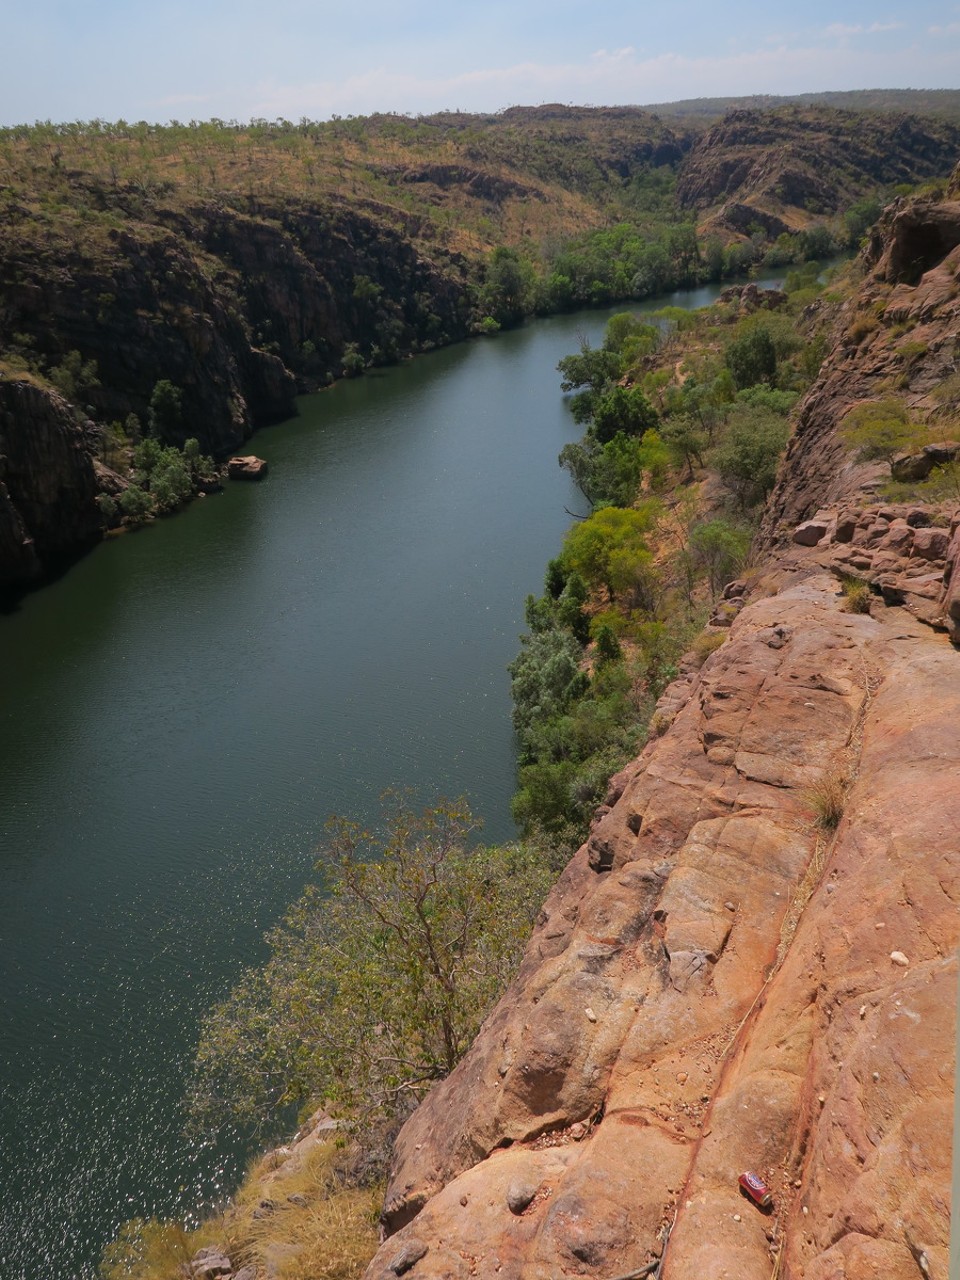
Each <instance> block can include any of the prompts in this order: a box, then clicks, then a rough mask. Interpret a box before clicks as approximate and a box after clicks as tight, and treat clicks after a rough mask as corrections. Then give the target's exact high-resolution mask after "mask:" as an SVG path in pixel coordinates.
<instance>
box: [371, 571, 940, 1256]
mask: <svg viewBox="0 0 960 1280" xmlns="http://www.w3.org/2000/svg"><path fill="white" fill-rule="evenodd" d="M799 554H800V553H798V555H799ZM770 585H771V584H770V583H768V584H767V587H768V589H770ZM778 585H779V589H778V590H777V593H776V594H775V595H773V596H772V597H768V598H764V599H759V600H756V601H755V602H752V603H750V604H748V605H747V606H746V607H745V608H744V609H743V611H742V612H741V613H740V616H739V617H738V619H737V620H736V622H735V623H734V625H733V627H732V628H731V634H730V638H729V639H728V640H727V642H726V643H725V644H724V645H723V646H722V647H721V648H720V649H719V650H718V651H717V653H716V654H714V655H713V656H712V657H711V658H710V659H708V661H707V663H706V664H705V665H704V667H703V669H702V670H701V671H700V672H699V673H698V674H696V675H693V676H690V677H688V678H687V679H686V680H685V681H684V682H683V684H682V687H681V688H680V689H678V690H671V691H670V697H669V700H668V701H669V705H671V706H676V705H677V704H678V703H679V704H680V709H679V710H678V711H677V712H676V714H675V718H674V719H673V722H672V724H671V725H670V727H669V729H668V730H667V732H666V733H665V734H664V735H663V736H662V737H661V738H659V739H656V740H654V741H653V742H652V743H651V744H650V745H649V746H648V747H647V749H646V750H645V752H644V754H643V755H642V756H641V758H640V759H639V760H638V761H637V762H636V764H635V765H634V766H632V767H631V768H630V769H628V770H627V771H625V773H624V774H623V775H621V776H620V777H619V778H618V779H617V780H616V782H615V786H614V793H613V794H612V795H611V796H610V800H611V802H612V803H611V805H610V807H609V809H608V810H607V811H606V812H601V814H600V815H599V816H598V819H597V821H596V823H595V825H594V829H593V831H592V834H591V837H590V840H589V842H588V843H587V845H585V846H584V847H583V848H582V849H581V850H580V852H579V853H578V854H577V856H576V857H575V858H574V860H573V861H572V863H571V864H570V866H569V867H568V869H567V871H566V872H565V873H564V875H563V877H562V878H561V880H560V882H559V883H558V885H557V887H556V889H555V890H554V892H553V894H552V895H551V897H550V898H549V899H548V901H547V903H546V905H545V907H544V912H543V916H542V919H541V922H540V924H539V926H538V928H537V930H536V933H535V934H534V936H533V938H532V940H531V943H530V947H529V950H528V952H527V956H526V959H525V961H524V965H523V969H522V970H521V973H520V975H519V977H518V979H517V981H516V983H515V985H514V987H513V989H512V990H511V991H510V992H509V993H508V994H507V995H506V996H505V997H504V999H503V1000H502V1001H501V1003H500V1005H499V1006H498V1007H497V1009H496V1010H495V1011H494V1013H493V1014H492V1016H491V1017H490V1019H489V1020H488V1022H487V1024H486V1025H485V1027H484V1029H483V1031H482V1033H481V1036H480V1038H479V1040H478V1042H477V1043H476V1045H475V1046H474V1048H473V1049H472V1050H471V1052H470V1053H469V1054H468V1055H467V1057H466V1058H465V1059H464V1061H463V1062H462V1063H461V1065H460V1066H459V1067H458V1068H457V1070H456V1071H455V1072H454V1073H453V1075H452V1076H451V1077H450V1078H449V1079H448V1080H447V1081H445V1082H444V1083H443V1084H442V1085H440V1086H439V1087H438V1088H437V1089H436V1090H435V1091H434V1093H433V1094H431V1096H430V1097H429V1098H428V1099H427V1101H426V1102H425V1103H424V1104H423V1105H422V1106H421V1108H420V1109H419V1110H418V1111H417V1112H416V1113H415V1114H414V1116H413V1118H412V1119H411V1120H410V1121H409V1122H408V1124H407V1126H406V1128H405V1129H404V1131H403V1132H402V1134H401V1136H400V1140H399V1142H398V1144H397V1149H396V1163H395V1167H394V1171H393V1176H392V1178H391V1183H390V1188H389V1191H388V1195H387V1201H386V1208H385V1220H386V1222H387V1225H388V1227H390V1228H393V1229H395V1228H396V1227H398V1226H402V1230H401V1231H400V1234H399V1235H398V1236H397V1238H396V1239H393V1238H391V1239H389V1240H388V1241H387V1243H386V1244H385V1245H384V1246H383V1249H382V1250H381V1252H380V1254H379V1255H378V1256H377V1258H376V1259H375V1260H374V1262H373V1263H372V1264H371V1267H370V1269H369V1271H368V1273H367V1275H368V1277H370V1280H373V1277H381V1276H383V1277H387V1276H389V1274H390V1271H389V1266H390V1262H391V1259H392V1258H393V1257H394V1255H395V1254H396V1253H397V1252H398V1250H399V1248H400V1247H401V1245H402V1244H403V1243H404V1242H405V1241H407V1240H409V1239H410V1238H411V1237H412V1238H415V1239H416V1240H418V1241H420V1242H421V1243H423V1244H425V1245H426V1246H427V1252H426V1253H425V1254H424V1256H423V1258H422V1260H421V1261H420V1262H418V1264H417V1268H416V1271H415V1273H414V1274H415V1275H416V1276H418V1277H420V1276H435V1277H440V1276H445V1277H460V1276H463V1277H467V1276H470V1275H478V1274H491V1275H492V1274H497V1275H501V1276H517V1277H519V1276H523V1277H544V1280H545V1278H546V1277H550V1276H557V1275H566V1274H569V1275H590V1276H616V1275H621V1274H625V1273H628V1272H632V1271H634V1270H637V1269H639V1268H642V1267H643V1266H644V1265H645V1264H647V1263H650V1262H653V1261H656V1260H657V1259H660V1258H662V1263H661V1270H660V1274H661V1275H663V1276H666V1277H672V1276H677V1277H691V1280H692V1278H693V1277H700V1276H703V1275H706V1274H711V1275H717V1276H721V1275H729V1276H753V1275H755V1276H758V1277H759V1276H766V1275H769V1272H770V1268H771V1266H772V1263H773V1258H774V1257H775V1256H777V1255H778V1254H781V1252H782V1263H781V1265H782V1268H783V1269H782V1272H781V1273H782V1274H784V1275H793V1276H801V1275H803V1276H807V1277H809V1276H823V1277H826V1276H834V1275H838V1274H843V1275H845V1276H848V1277H859V1276H864V1277H865V1276H868V1275H872V1274H875V1272H874V1271H873V1269H872V1268H873V1266H874V1264H875V1263H877V1264H880V1265H881V1266H882V1267H883V1268H885V1269H886V1270H885V1273H886V1274H890V1275H901V1274H902V1275H904V1276H906V1275H908V1274H910V1268H911V1267H914V1266H915V1262H914V1255H913V1253H912V1252H911V1250H912V1248H913V1247H915V1248H917V1249H921V1250H922V1251H923V1252H924V1254H925V1256H926V1257H927V1259H928V1260H929V1266H930V1268H931V1271H930V1274H932V1275H944V1276H945V1275H946V1251H947V1243H948V1233H947V1215H946V1212H945V1208H944V1206H945V1204H946V1195H947V1187H948V1177H949V1144H948V1143H946V1142H944V1140H943V1134H944V1133H946V1132H949V1123H950V1120H949V1117H950V1108H951V1105H952V1104H951V1098H952V1087H953V1064H952V1043H953V1040H952V1036H953V1010H954V1006H955V1000H954V994H953V992H954V984H955V981H956V964H955V960H954V958H953V955H954V952H955V948H956V945H957V942H958V935H960V930H958V916H957V896H958V892H960V868H958V866H957V861H956V853H955V847H954V842H953V834H952V833H953V831H954V830H955V824H956V822H957V820H958V818H960V786H958V783H957V778H958V777H960V746H958V744H957V741H956V735H955V733H954V731H953V728H952V726H953V724H955V718H956V715H957V714H958V712H960V681H958V678H957V677H958V665H957V664H958V662H960V657H958V655H957V653H956V652H955V651H954V650H953V649H952V648H951V647H950V645H949V644H948V643H947V642H946V640H945V639H944V638H943V637H941V636H938V635H936V634H935V633H934V632H932V631H930V630H928V629H927V628H925V627H923V625H922V624H920V623H918V622H916V621H915V620H913V619H911V618H910V617H909V616H908V615H905V614H904V613H903V611H902V610H899V609H890V610H887V609H882V608H881V609H880V610H879V612H878V615H877V616H876V617H869V616H861V615H854V614H850V613H847V612H844V611H843V609H842V607H841V603H840V601H839V600H838V598H837V591H836V579H835V578H833V577H832V576H830V575H828V574H825V573H823V572H822V571H820V570H819V569H818V568H816V567H815V566H813V565H808V566H806V567H803V565H802V564H801V563H800V562H799V561H798V563H797V564H795V565H794V566H793V567H792V568H791V569H790V570H788V571H785V572H784V574H783V577H782V580H781V581H780V583H779V584H778ZM834 785H837V786H839V787H841V788H843V787H844V786H848V788H849V789H848V790H847V793H846V796H845V798H844V800H843V801H842V807H843V815H842V817H841V818H840V822H839V826H838V828H837V830H836V833H835V834H834V833H832V832H831V831H830V830H829V829H828V828H824V827H822V826H820V825H818V824H817V821H816V817H815V804H816V800H815V797H816V794H817V788H818V787H829V786H834ZM748 1168H751V1169H755V1170H758V1171H760V1172H761V1173H762V1175H763V1176H764V1177H765V1179H766V1180H767V1182H768V1184H769V1186H770V1187H771V1190H772V1192H773V1196H774V1210H773V1212H772V1213H771V1214H769V1215H765V1214H763V1213H761V1212H760V1211H758V1210H757V1209H756V1207H754V1206H751V1205H750V1204H749V1202H747V1201H745V1200H744V1199H743V1198H742V1197H741V1195H740V1193H739V1190H738V1185H737V1177H738V1175H739V1174H740V1173H741V1172H743V1170H744V1169H748ZM907 1171H909V1177H908V1178H907V1179H906V1182H907V1184H908V1185H907V1186H905V1185H904V1175H905V1173H906V1172H907ZM521 1187H524V1188H528V1189H531V1190H532V1195H531V1197H530V1200H529V1203H528V1204H527V1206H526V1207H524V1208H523V1209H522V1210H520V1211H519V1212H518V1211H516V1210H515V1209H512V1208H511V1203H510V1201H511V1196H512V1195H514V1193H516V1192H517V1189H518V1188H521ZM514 1198H516V1197H515V1196H514ZM894 1208H895V1209H896V1212H893V1209H894ZM418 1211H419V1212H418ZM414 1215H415V1216H414ZM411 1218H412V1221H411V1220H410V1219H411ZM402 1224H406V1225H402ZM841 1267H842V1268H843V1269H842V1270H841V1269H840V1268H841Z"/></svg>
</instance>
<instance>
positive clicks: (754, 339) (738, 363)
mask: <svg viewBox="0 0 960 1280" xmlns="http://www.w3.org/2000/svg"><path fill="white" fill-rule="evenodd" d="M726 358H727V367H728V368H729V370H730V372H731V373H732V374H733V380H734V382H735V383H736V384H737V387H738V388H739V389H740V390H743V388H744V387H752V386H755V385H756V383H758V382H772V381H773V379H774V378H775V377H776V376H777V351H776V348H775V347H774V345H773V339H772V338H771V336H770V334H769V332H768V331H767V330H766V329H765V328H764V327H763V325H759V324H758V325H753V326H751V328H749V329H748V330H747V332H746V333H745V334H743V335H742V336H741V337H739V338H735V339H734V340H733V342H731V343H730V345H729V347H727V357H726Z"/></svg>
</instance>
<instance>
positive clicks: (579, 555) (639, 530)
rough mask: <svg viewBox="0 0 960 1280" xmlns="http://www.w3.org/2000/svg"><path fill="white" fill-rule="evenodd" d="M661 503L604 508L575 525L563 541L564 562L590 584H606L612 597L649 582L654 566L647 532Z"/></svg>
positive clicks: (591, 585) (598, 585) (594, 585)
mask: <svg viewBox="0 0 960 1280" xmlns="http://www.w3.org/2000/svg"><path fill="white" fill-rule="evenodd" d="M658 509H659V507H658V504H657V503H655V502H646V503H644V504H643V506H642V507H640V508H629V509H627V508H623V507H602V508H601V509H600V510H599V511H595V512H594V513H593V515H592V516H590V517H589V519H587V520H583V521H581V523H579V524H575V525H574V526H573V528H572V529H571V530H570V531H569V532H568V534H567V536H566V538H565V540H564V544H563V556H562V558H563V562H564V564H565V565H566V566H567V567H568V568H570V569H573V570H575V571H576V572H577V573H579V574H580V576H581V577H582V578H583V580H584V581H585V582H586V583H587V585H588V586H589V587H600V586H602V587H604V588H605V589H606V591H607V594H608V596H609V597H610V599H611V600H612V599H613V598H614V596H615V595H616V594H617V593H618V592H619V593H622V594H625V593H628V592H631V591H632V590H633V589H634V588H635V587H636V586H637V585H639V584H642V583H644V584H645V583H646V581H647V578H648V575H649V573H650V572H651V570H652V566H653V557H652V556H651V554H650V551H649V549H648V548H647V544H646V540H645V535H646V534H647V533H648V532H649V531H650V529H651V528H652V526H653V522H654V518H655V515H656V512H657V510H658Z"/></svg>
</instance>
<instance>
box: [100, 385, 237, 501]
mask: <svg viewBox="0 0 960 1280" xmlns="http://www.w3.org/2000/svg"><path fill="white" fill-rule="evenodd" d="M167 385H168V386H169V384H167ZM127 429H128V430H131V431H132V432H133V433H134V434H135V435H136V434H139V423H137V422H136V420H135V419H134V421H133V423H131V422H130V420H128V422H127ZM112 430H113V439H114V441H115V442H116V441H117V440H122V441H123V442H124V443H125V444H126V443H128V441H129V437H127V435H126V433H125V431H123V430H121V429H120V428H119V424H114V427H113V429H112ZM115 447H116V444H115ZM120 448H121V451H122V452H128V453H129V456H130V463H131V468H132V480H131V483H129V484H128V485H127V486H126V488H125V489H123V490H122V492H121V493H120V495H119V496H118V497H117V498H116V499H114V498H111V497H110V496H109V494H101V495H100V497H99V507H100V511H101V514H102V515H103V517H104V519H105V520H106V522H107V523H108V524H112V523H115V522H116V521H117V520H118V519H119V520H121V521H122V523H124V524H127V525H137V524H143V522H144V521H145V520H149V519H151V518H152V517H153V516H155V515H165V514H166V513H167V512H170V511H175V510H176V509H177V507H179V506H182V505H183V503H185V502H187V501H189V499H190V498H192V497H193V496H194V494H196V493H198V492H199V490H200V489H201V488H203V487H204V486H206V485H208V484H210V483H213V482H214V481H215V480H216V475H217V469H216V466H215V464H214V461H213V459H212V458H209V457H207V456H206V455H204V454H202V453H201V452H200V444H199V442H198V441H197V440H196V439H195V438H193V437H191V438H190V439H188V440H186V441H185V442H184V446H183V448H182V449H178V448H177V447H176V445H162V444H161V443H160V442H159V441H158V440H156V439H155V438H154V437H153V436H147V437H146V438H144V439H142V440H140V441H139V443H137V444H135V445H132V446H131V447H130V449H129V450H123V446H120Z"/></svg>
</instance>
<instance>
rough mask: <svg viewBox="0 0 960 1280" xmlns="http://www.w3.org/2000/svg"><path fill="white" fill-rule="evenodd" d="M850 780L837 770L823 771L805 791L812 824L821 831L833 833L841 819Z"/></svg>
mask: <svg viewBox="0 0 960 1280" xmlns="http://www.w3.org/2000/svg"><path fill="white" fill-rule="evenodd" d="M849 786H850V779H849V778H848V777H847V775H846V774H845V773H843V772H841V771H840V770H838V769H825V770H824V771H823V773H822V774H821V775H820V777H819V778H818V779H817V781H816V782H814V783H813V784H812V785H811V786H810V787H808V788H807V791H806V800H807V803H808V804H809V805H810V808H811V809H812V810H813V813H814V822H815V824H816V825H817V826H818V827H820V829H821V830H823V831H835V830H836V829H837V827H838V826H839V825H840V819H841V818H842V817H843V810H844V806H845V805H846V801H847V790H848V788H849Z"/></svg>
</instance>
